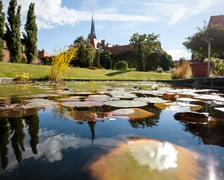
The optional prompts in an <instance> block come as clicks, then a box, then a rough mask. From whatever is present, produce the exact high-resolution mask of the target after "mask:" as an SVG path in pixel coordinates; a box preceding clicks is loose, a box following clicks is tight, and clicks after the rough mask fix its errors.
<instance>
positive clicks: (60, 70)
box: [49, 48, 77, 83]
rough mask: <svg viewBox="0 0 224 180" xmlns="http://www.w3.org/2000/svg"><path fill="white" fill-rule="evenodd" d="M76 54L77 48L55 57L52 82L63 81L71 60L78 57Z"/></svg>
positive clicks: (50, 75)
mask: <svg viewBox="0 0 224 180" xmlns="http://www.w3.org/2000/svg"><path fill="white" fill-rule="evenodd" d="M76 52H77V49H76V48H70V49H69V50H67V51H63V52H61V53H59V54H58V55H57V56H54V57H53V60H52V66H51V72H50V74H49V79H50V80H52V81H55V82H56V83H58V82H60V81H61V80H62V79H63V76H64V72H65V70H66V69H67V68H68V66H69V64H70V62H71V60H72V59H73V58H74V57H75V56H76V54H77V53H76Z"/></svg>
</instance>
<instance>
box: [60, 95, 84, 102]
mask: <svg viewBox="0 0 224 180" xmlns="http://www.w3.org/2000/svg"><path fill="white" fill-rule="evenodd" d="M80 99H81V97H80V96H71V97H68V98H60V99H58V101H80Z"/></svg>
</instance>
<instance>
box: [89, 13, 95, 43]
mask: <svg viewBox="0 0 224 180" xmlns="http://www.w3.org/2000/svg"><path fill="white" fill-rule="evenodd" d="M88 38H89V39H96V33H95V21H94V19H93V13H92V21H91V30H90V34H89V36H88Z"/></svg>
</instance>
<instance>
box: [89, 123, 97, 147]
mask: <svg viewBox="0 0 224 180" xmlns="http://www.w3.org/2000/svg"><path fill="white" fill-rule="evenodd" d="M88 125H89V128H90V131H91V135H92V144H93V141H94V139H95V125H96V121H88Z"/></svg>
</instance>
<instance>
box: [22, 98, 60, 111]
mask: <svg viewBox="0 0 224 180" xmlns="http://www.w3.org/2000/svg"><path fill="white" fill-rule="evenodd" d="M26 102H28V103H27V104H25V105H22V108H23V109H33V108H51V107H54V106H56V105H57V103H56V102H54V101H51V100H48V99H29V100H26Z"/></svg>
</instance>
